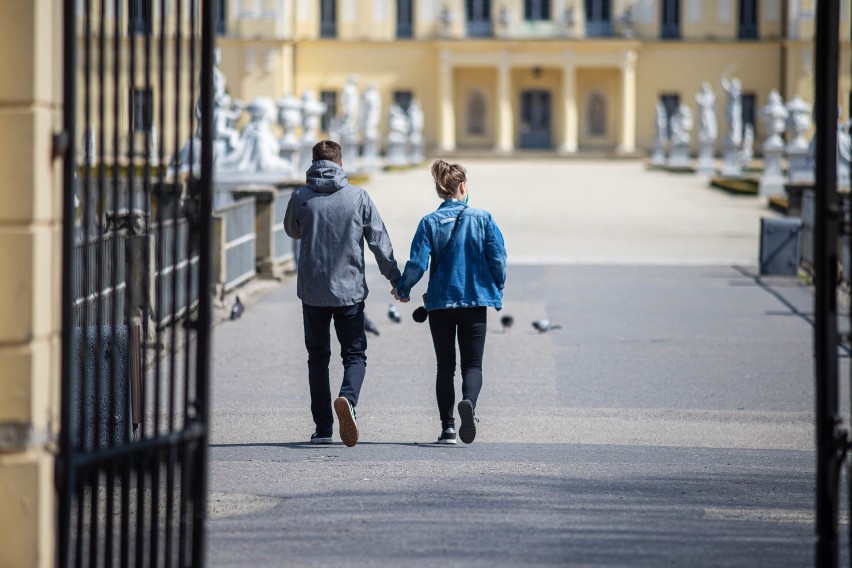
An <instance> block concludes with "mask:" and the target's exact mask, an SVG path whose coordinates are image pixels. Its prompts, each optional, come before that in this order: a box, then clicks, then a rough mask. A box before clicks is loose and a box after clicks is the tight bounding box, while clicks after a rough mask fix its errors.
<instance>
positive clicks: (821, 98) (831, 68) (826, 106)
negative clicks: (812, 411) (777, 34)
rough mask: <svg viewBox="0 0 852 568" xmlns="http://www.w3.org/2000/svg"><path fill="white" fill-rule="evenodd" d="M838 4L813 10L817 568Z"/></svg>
mask: <svg viewBox="0 0 852 568" xmlns="http://www.w3.org/2000/svg"><path fill="white" fill-rule="evenodd" d="M839 16H840V14H839V2H835V1H831V2H818V3H817V5H816V47H815V52H814V60H815V74H814V80H815V81H814V82H815V85H814V86H815V97H814V100H815V104H814V108H815V119H816V120H815V123H816V124H815V126H816V163H815V166H816V168H815V169H816V190H817V191H816V192H815V193H816V207H815V210H816V214H815V221H816V222H815V227H814V280H815V290H814V292H815V294H814V314H815V325H814V351H815V379H816V385H815V387H816V445H817V464H816V470H817V475H816V532H817V541H816V565H817V566H820V567H836V566H837V564H838V560H839V556H838V536H837V532H838V498H839V494H838V482H839V477H840V456H841V454H840V444H839V440H838V437H837V432H836V428H837V425H838V424H839V423H840V417H839V415H838V372H837V366H838V365H837V290H836V283H837V237H838V220H839V215H840V211H839V208H838V206H837V99H838V96H837V88H838V86H837V73H838V43H839V25H838V22H839Z"/></svg>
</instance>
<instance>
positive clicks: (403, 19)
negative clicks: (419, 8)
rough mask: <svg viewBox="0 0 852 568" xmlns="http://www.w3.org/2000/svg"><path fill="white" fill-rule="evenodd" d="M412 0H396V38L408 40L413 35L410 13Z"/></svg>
mask: <svg viewBox="0 0 852 568" xmlns="http://www.w3.org/2000/svg"><path fill="white" fill-rule="evenodd" d="M411 2H412V0H396V37H398V38H410V37H412V36H413V35H414V26H413V18H412V11H411Z"/></svg>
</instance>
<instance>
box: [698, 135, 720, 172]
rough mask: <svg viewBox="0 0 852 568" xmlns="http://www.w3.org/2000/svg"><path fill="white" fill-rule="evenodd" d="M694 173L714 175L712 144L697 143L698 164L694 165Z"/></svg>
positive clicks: (709, 142)
mask: <svg viewBox="0 0 852 568" xmlns="http://www.w3.org/2000/svg"><path fill="white" fill-rule="evenodd" d="M695 171H696V172H697V173H699V174H710V175H713V174H715V173H716V159H715V158H714V157H713V142H711V141H708V142H699V143H698V162H697V163H696V164H695Z"/></svg>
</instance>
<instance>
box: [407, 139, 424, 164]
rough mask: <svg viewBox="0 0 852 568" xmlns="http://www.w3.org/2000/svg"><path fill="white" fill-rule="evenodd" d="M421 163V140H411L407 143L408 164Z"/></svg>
mask: <svg viewBox="0 0 852 568" xmlns="http://www.w3.org/2000/svg"><path fill="white" fill-rule="evenodd" d="M422 162H423V139H422V138H420V139H416V138H411V139H409V141H408V163H409V164H412V165H415V166H416V165H417V164H420V163H422Z"/></svg>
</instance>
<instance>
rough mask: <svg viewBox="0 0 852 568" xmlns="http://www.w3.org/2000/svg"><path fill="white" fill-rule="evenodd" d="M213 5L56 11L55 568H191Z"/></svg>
mask: <svg viewBox="0 0 852 568" xmlns="http://www.w3.org/2000/svg"><path fill="white" fill-rule="evenodd" d="M214 4H215V2H214V0H171V1H169V0H77V1H76V2H74V1H70V0H69V1H66V2H64V6H65V12H64V27H63V33H64V40H63V46H64V54H63V57H64V114H63V133H62V134H60V135H57V140H56V142H57V144H56V147H57V149H58V153H59V154H61V157H62V158H63V159H64V168H63V185H64V187H63V191H64V201H63V207H64V210H63V217H64V224H63V249H62V250H63V282H62V359H61V360H62V369H61V371H62V394H61V396H62V406H61V431H60V448H59V450H60V455H59V459H58V461H57V472H56V478H57V487H58V492H59V511H58V513H59V514H58V527H57V538H58V543H57V553H58V564H59V566H61V567H66V566H78V567H79V566H87V567H89V566H91V567H95V566H112V565H119V566H130V565H133V566H139V567H141V566H152V567H155V566H203V565H204V549H205V542H204V520H205V517H206V490H207V439H208V416H209V390H208V376H209V346H210V307H211V297H210V293H209V279H210V277H209V275H210V218H211V212H212V161H213V157H212V143H211V132H212V118H211V117H212V108H213V86H214V85H213V67H214V63H213V60H214V53H213V48H214V46H213V37H214V35H213V33H214V14H213V10H214Z"/></svg>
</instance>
